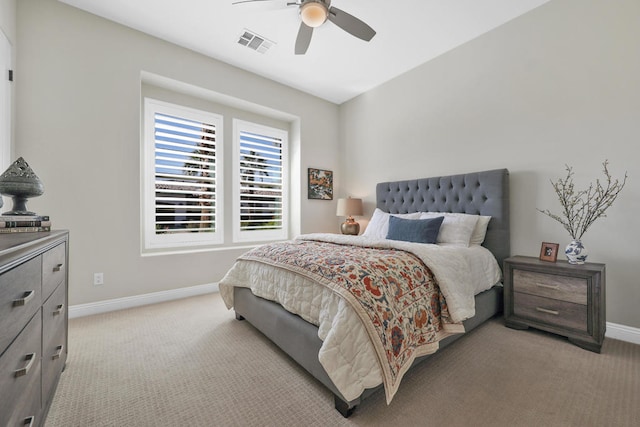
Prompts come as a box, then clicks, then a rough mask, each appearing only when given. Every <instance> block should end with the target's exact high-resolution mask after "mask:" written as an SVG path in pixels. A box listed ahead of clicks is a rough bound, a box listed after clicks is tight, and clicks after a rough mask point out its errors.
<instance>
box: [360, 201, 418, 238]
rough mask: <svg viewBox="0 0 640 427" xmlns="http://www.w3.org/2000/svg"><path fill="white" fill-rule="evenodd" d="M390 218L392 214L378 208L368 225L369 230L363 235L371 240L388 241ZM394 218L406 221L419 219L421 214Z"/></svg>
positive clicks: (402, 215)
mask: <svg viewBox="0 0 640 427" xmlns="http://www.w3.org/2000/svg"><path fill="white" fill-rule="evenodd" d="M389 216H390V214H388V213H387V212H383V211H381V210H380V209H378V208H376V210H375V211H373V215H372V216H371V220H370V221H369V225H367V228H366V229H365V230H364V232H363V233H362V235H363V236H364V237H368V238H370V239H386V238H387V233H388V232H389ZM393 216H397V217H400V218H405V219H419V218H420V212H414V213H409V214H393Z"/></svg>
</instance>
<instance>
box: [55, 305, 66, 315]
mask: <svg viewBox="0 0 640 427" xmlns="http://www.w3.org/2000/svg"><path fill="white" fill-rule="evenodd" d="M62 313H64V304H60V305H58V306H57V307H56V309H55V311H54V312H53V315H54V316H57V315H59V314H62Z"/></svg>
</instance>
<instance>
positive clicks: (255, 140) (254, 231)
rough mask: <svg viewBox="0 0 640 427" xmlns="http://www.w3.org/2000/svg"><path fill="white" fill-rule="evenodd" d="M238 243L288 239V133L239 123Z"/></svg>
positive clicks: (237, 143) (237, 141) (237, 130)
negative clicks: (286, 220) (286, 178)
mask: <svg viewBox="0 0 640 427" xmlns="http://www.w3.org/2000/svg"><path fill="white" fill-rule="evenodd" d="M236 127H237V129H236V139H237V140H236V147H237V156H236V158H237V163H236V165H237V167H238V175H237V176H238V178H237V185H236V188H237V189H238V191H237V194H236V197H238V201H237V206H238V209H237V212H236V216H237V220H238V221H237V222H236V223H237V224H238V226H237V227H236V228H237V229H236V230H235V231H236V233H235V236H236V239H237V240H245V241H246V240H266V239H276V238H284V237H286V232H287V231H286V224H285V217H286V215H285V214H286V188H285V176H286V170H285V168H286V162H285V154H286V153H285V150H286V132H283V131H282V130H279V129H272V128H268V127H266V126H260V125H255V124H248V123H245V122H241V121H239V120H238V121H237V123H236Z"/></svg>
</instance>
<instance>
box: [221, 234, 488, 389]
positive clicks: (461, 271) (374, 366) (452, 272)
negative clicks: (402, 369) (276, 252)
mask: <svg viewBox="0 0 640 427" xmlns="http://www.w3.org/2000/svg"><path fill="white" fill-rule="evenodd" d="M298 239H304V240H318V241H325V242H332V243H339V244H351V245H358V246H370V247H378V248H396V249H401V250H405V251H408V252H411V253H413V254H414V255H416V256H418V257H419V258H420V259H422V261H423V262H424V263H425V264H426V265H428V266H429V268H430V269H431V271H432V272H433V274H434V275H435V277H436V279H437V280H438V283H439V285H440V288H441V291H442V293H443V295H444V296H445V298H446V299H447V305H448V307H449V313H450V315H451V317H452V319H453V320H454V321H455V322H461V321H463V320H465V319H468V318H469V317H472V316H473V315H474V314H475V301H474V295H476V294H478V293H480V292H482V291H483V290H486V289H489V288H490V287H491V286H493V285H494V284H496V283H497V282H498V281H499V280H500V269H499V267H498V263H497V261H496V260H495V258H494V257H493V255H492V254H491V253H490V252H489V251H488V250H487V249H485V248H483V247H481V246H477V245H474V246H472V247H468V248H467V247H461V246H446V245H425V244H417V243H409V242H400V241H394V240H372V239H367V238H363V237H361V236H344V235H337V234H307V235H303V236H300V237H298ZM219 285H220V293H221V295H222V298H223V300H224V301H225V304H226V305H227V308H229V309H231V308H232V307H233V287H234V286H239V287H248V288H251V290H252V292H253V294H254V295H256V296H259V297H261V298H265V299H268V300H271V301H275V302H278V303H279V304H281V305H282V306H283V307H284V308H285V309H287V310H288V311H290V312H292V313H295V314H298V315H299V316H300V317H302V318H303V319H305V320H306V321H308V322H310V323H313V324H314V325H317V326H318V337H319V338H320V339H321V340H322V341H323V345H322V347H321V349H320V353H319V355H318V359H319V361H320V363H321V364H322V366H323V367H324V369H325V371H326V372H327V374H328V375H329V377H330V378H331V380H332V381H333V383H334V384H335V386H336V387H337V388H338V390H340V392H341V393H342V395H343V396H344V397H345V399H347V400H348V401H349V400H353V399H355V398H357V397H358V396H360V394H362V392H363V391H364V390H365V389H366V388H371V387H376V386H378V385H379V384H381V383H382V374H381V369H380V366H379V364H378V361H377V359H376V353H375V350H374V348H373V345H372V344H371V342H370V339H369V336H368V334H367V332H366V330H365V328H364V327H363V325H362V323H361V321H360V319H359V318H358V316H357V315H356V314H355V312H354V311H353V310H352V309H351V308H350V306H349V305H348V304H347V303H346V302H345V301H343V300H342V298H340V297H339V296H338V295H337V294H335V293H333V292H332V291H331V290H329V289H328V288H326V287H324V286H321V285H318V284H316V283H315V282H314V281H312V280H310V279H308V278H306V277H303V276H300V275H297V274H295V273H292V272H289V271H286V270H282V269H278V268H274V267H272V266H269V265H266V264H262V263H259V262H249V261H243V260H239V261H238V262H236V263H235V264H234V266H233V267H232V268H231V269H230V270H229V271H228V272H227V274H226V276H225V277H224V278H223V279H222V281H221V282H220V284H219ZM391 397H393V396H392V395H391V396H390V395H389V394H387V401H390V399H391Z"/></svg>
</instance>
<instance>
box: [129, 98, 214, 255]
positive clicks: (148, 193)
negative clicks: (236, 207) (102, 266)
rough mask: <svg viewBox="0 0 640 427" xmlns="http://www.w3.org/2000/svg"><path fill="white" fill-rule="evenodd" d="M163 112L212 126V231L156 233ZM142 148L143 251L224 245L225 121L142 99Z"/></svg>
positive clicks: (168, 104)
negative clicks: (158, 118) (158, 125)
mask: <svg viewBox="0 0 640 427" xmlns="http://www.w3.org/2000/svg"><path fill="white" fill-rule="evenodd" d="M156 113H162V114H166V115H170V116H175V117H180V118H185V119H187V120H193V121H201V122H202V123H209V124H212V125H214V126H215V128H216V131H215V173H216V178H215V193H214V194H215V204H216V209H215V214H214V215H215V231H212V232H206V233H191V232H185V233H170V234H157V233H156V209H155V198H156V196H155V193H156V188H155V169H156V161H155V160H156V159H155V155H156V146H155V145H156V141H155V115H156ZM142 146H143V149H142V154H141V157H142V163H143V165H142V179H141V181H142V197H141V198H142V215H141V221H142V224H141V228H142V234H143V236H142V243H143V248H142V249H143V252H148V251H156V250H162V249H189V248H197V247H202V246H214V245H220V244H223V243H224V232H225V227H224V203H225V201H224V169H223V166H224V148H223V147H224V120H223V116H222V115H219V114H215V113H211V112H208V111H203V110H198V109H195V108H191V107H186V106H183V105H178V104H175V103H169V102H164V101H160V100H157V99H153V98H150V97H144V131H143V144H142Z"/></svg>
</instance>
